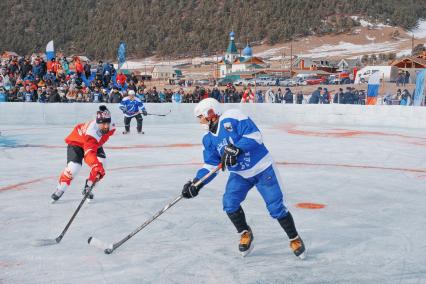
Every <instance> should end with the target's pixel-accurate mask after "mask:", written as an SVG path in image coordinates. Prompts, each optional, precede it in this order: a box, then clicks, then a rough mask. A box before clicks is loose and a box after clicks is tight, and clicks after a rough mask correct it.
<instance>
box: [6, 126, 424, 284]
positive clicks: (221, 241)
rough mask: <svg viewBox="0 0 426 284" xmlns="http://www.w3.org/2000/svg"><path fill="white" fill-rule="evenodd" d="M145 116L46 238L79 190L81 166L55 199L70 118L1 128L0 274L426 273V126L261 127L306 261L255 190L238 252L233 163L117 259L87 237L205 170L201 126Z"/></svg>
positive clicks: (177, 279)
mask: <svg viewBox="0 0 426 284" xmlns="http://www.w3.org/2000/svg"><path fill="white" fill-rule="evenodd" d="M82 121H84V120H82ZM27 122H28V121H27ZM133 123H134V122H133ZM144 123H145V129H144V130H145V132H146V134H145V135H137V134H135V133H134V132H133V133H132V134H131V135H128V136H124V135H121V134H118V135H116V136H114V137H112V138H111V141H110V142H108V144H107V145H106V147H105V151H106V153H107V157H108V170H107V175H106V177H105V179H104V180H102V182H101V183H100V184H99V186H98V187H97V188H96V189H95V202H94V203H92V204H90V205H87V204H86V205H84V207H83V208H82V210H81V211H80V213H79V215H78V216H77V218H76V220H75V222H74V223H73V224H72V226H71V228H70V229H69V231H68V233H67V235H65V237H64V239H63V240H62V242H61V243H60V244H58V245H53V246H49V247H33V246H32V245H31V242H32V241H33V240H35V239H42V238H55V237H57V236H58V235H59V233H60V232H61V230H62V229H63V227H64V226H65V224H66V223H67V221H68V219H69V218H70V216H71V214H72V213H73V212H74V210H75V208H76V207H77V205H78V203H79V202H80V200H81V197H82V196H81V189H82V187H83V184H84V179H85V177H86V176H87V174H88V170H87V167H84V168H83V170H82V172H81V173H80V175H79V176H78V177H77V178H76V179H75V181H74V183H73V185H72V187H71V188H70V189H69V191H68V192H66V193H65V195H64V196H63V197H62V199H61V200H60V201H59V202H57V203H56V204H50V203H49V201H50V194H51V193H52V192H53V190H54V187H55V184H56V178H57V175H58V174H59V172H60V171H61V170H62V169H63V167H64V166H65V162H66V151H65V146H64V142H63V138H64V137H65V135H66V134H67V133H68V132H69V131H70V127H69V126H67V127H63V126H60V125H55V126H44V125H38V126H31V125H25V126H23V125H22V124H21V123H19V124H16V125H7V126H4V125H3V126H1V125H0V131H1V136H0V177H1V178H0V232H1V234H0V245H1V253H0V283H426V257H425V251H426V245H425V239H426V229H425V227H424V226H425V214H426V207H425V204H426V194H425V181H426V162H425V157H426V151H425V146H426V134H425V132H424V130H416V129H411V130H408V129H399V128H384V127H379V128H377V127H375V128H372V127H349V126H342V125H338V124H336V125H333V126H327V127H326V126H315V125H297V124H292V125H287V124H285V123H271V124H265V123H263V124H261V125H260V128H261V129H262V130H263V136H264V140H265V143H266V145H267V146H268V147H269V149H270V151H271V152H272V155H273V157H274V158H275V160H276V162H277V164H278V169H279V171H280V174H281V176H282V178H283V182H284V185H285V195H286V200H287V204H288V206H289V208H290V210H291V211H292V213H293V215H294V219H295V221H296V224H297V227H298V229H299V232H300V234H301V236H302V237H303V238H304V240H305V243H306V246H307V248H308V249H309V254H308V257H307V259H306V260H304V261H301V260H299V259H297V258H296V257H295V256H293V255H292V253H291V252H290V249H289V248H288V240H287V237H286V236H285V234H284V232H283V231H282V229H281V228H280V226H279V225H278V223H277V222H276V221H274V220H273V219H271V218H270V217H269V216H268V214H267V211H266V209H265V205H264V203H263V201H262V199H261V197H260V195H259V194H258V193H257V192H256V189H253V190H252V191H251V193H250V194H249V195H248V198H247V200H246V201H245V202H244V204H243V206H244V209H245V211H246V215H247V219H248V222H249V224H250V225H251V227H252V229H253V232H254V235H255V249H254V250H253V252H252V254H251V255H250V256H248V257H246V258H242V257H241V256H240V255H239V253H238V249H237V243H238V239H239V237H238V235H237V234H236V232H235V229H234V228H233V226H232V225H231V223H230V221H229V220H228V219H227V216H226V214H224V213H223V212H222V205H221V197H222V194H223V192H224V186H225V183H226V178H227V174H226V173H225V174H220V175H219V176H218V177H217V178H216V180H214V181H213V182H212V183H211V184H209V185H208V186H207V187H205V188H204V189H203V190H202V192H201V193H200V195H199V196H198V197H197V198H195V199H193V200H182V201H181V202H179V203H178V204H176V205H175V207H173V208H171V209H170V210H169V211H168V212H166V213H165V214H164V215H162V216H161V217H160V218H159V219H157V220H156V221H155V222H153V223H152V224H150V225H149V226H148V227H146V228H145V229H144V230H143V231H141V232H140V233H139V234H137V235H136V236H135V237H134V238H133V239H131V240H130V241H129V242H128V243H126V244H124V245H123V246H122V247H120V248H119V249H118V250H117V251H115V252H114V253H113V254H112V255H105V254H104V253H103V252H101V251H99V250H97V249H95V248H92V247H90V246H89V245H88V244H87V238H88V237H89V236H94V237H97V238H99V239H101V240H103V241H105V242H113V241H117V240H119V239H120V238H122V237H124V236H125V235H127V234H128V233H130V232H131V231H132V230H134V229H135V228H136V227H137V226H138V225H140V224H141V223H143V222H144V221H145V220H146V219H147V218H149V217H150V216H151V215H152V214H154V213H155V212H156V211H157V210H159V209H160V208H162V207H163V206H164V205H165V204H166V203H168V202H170V201H171V200H173V199H174V198H175V196H176V195H178V194H179V193H180V190H181V186H182V184H183V183H185V182H186V181H187V180H188V179H190V178H192V177H193V175H194V173H195V171H196V169H197V168H198V167H199V163H200V162H201V151H202V147H201V145H200V140H201V136H202V132H203V130H202V129H201V127H200V126H199V125H196V124H162V125H158V124H153V123H152V122H151V121H150V120H149V119H148V118H147V119H145V122H144ZM134 128H135V127H134V125H132V131H134ZM119 130H121V129H119ZM120 132H121V131H119V133H120ZM300 202H313V203H320V204H324V205H326V207H325V208H323V209H316V210H309V209H302V208H298V207H297V206H296V204H297V203H300Z"/></svg>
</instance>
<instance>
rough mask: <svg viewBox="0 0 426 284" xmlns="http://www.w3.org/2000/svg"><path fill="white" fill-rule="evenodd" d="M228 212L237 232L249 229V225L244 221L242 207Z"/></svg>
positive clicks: (244, 216)
mask: <svg viewBox="0 0 426 284" xmlns="http://www.w3.org/2000/svg"><path fill="white" fill-rule="evenodd" d="M226 214H228V217H229V219H231V222H232V223H233V224H234V226H235V228H236V229H237V232H238V233H241V232H242V231H244V230H250V227H249V226H248V225H247V223H246V215H245V214H244V211H243V208H241V206H240V208H239V209H238V210H237V211H236V212H234V213H226Z"/></svg>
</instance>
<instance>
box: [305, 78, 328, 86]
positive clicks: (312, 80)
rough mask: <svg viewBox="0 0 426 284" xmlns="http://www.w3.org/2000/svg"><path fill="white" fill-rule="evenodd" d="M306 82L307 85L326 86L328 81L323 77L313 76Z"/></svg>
mask: <svg viewBox="0 0 426 284" xmlns="http://www.w3.org/2000/svg"><path fill="white" fill-rule="evenodd" d="M305 81H306V84H307V85H319V84H325V83H326V82H327V79H326V78H325V77H323V76H312V77H309V78H307V79H306V80H305Z"/></svg>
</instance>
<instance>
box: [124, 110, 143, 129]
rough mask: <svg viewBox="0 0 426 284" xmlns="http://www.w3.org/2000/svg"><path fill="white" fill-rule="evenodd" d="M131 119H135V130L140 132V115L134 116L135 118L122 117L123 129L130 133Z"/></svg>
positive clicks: (141, 119)
mask: <svg viewBox="0 0 426 284" xmlns="http://www.w3.org/2000/svg"><path fill="white" fill-rule="evenodd" d="M132 118H136V123H137V126H136V128H137V130H138V132H142V121H143V118H142V115H141V114H140V113H139V114H137V115H135V116H130V117H127V116H125V117H124V128H125V129H126V132H129V131H130V122H131V121H132Z"/></svg>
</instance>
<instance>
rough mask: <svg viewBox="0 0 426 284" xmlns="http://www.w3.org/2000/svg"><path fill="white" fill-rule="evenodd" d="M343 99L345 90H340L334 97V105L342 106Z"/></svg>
mask: <svg viewBox="0 0 426 284" xmlns="http://www.w3.org/2000/svg"><path fill="white" fill-rule="evenodd" d="M342 98H343V89H342V88H339V91H338V92H337V93H336V94H335V95H334V98H333V103H334V104H341V103H342Z"/></svg>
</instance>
